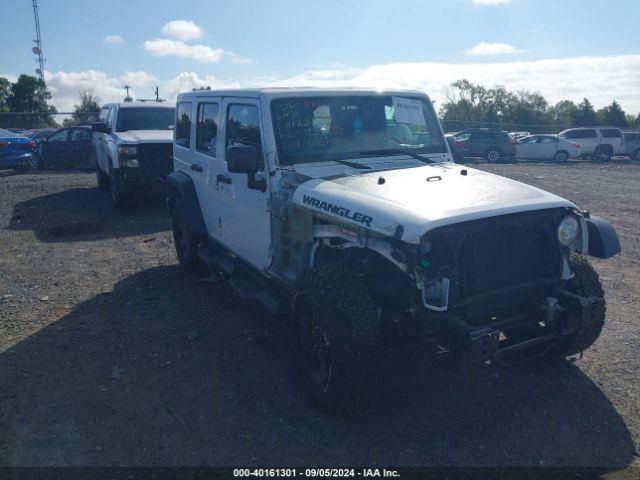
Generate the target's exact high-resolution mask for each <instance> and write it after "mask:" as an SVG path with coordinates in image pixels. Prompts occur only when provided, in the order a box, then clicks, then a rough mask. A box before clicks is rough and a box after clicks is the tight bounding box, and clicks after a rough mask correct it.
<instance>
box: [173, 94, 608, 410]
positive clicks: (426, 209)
mask: <svg viewBox="0 0 640 480" xmlns="http://www.w3.org/2000/svg"><path fill="white" fill-rule="evenodd" d="M177 101H178V103H177V108H176V110H177V115H176V116H177V118H176V121H175V123H176V128H175V140H174V146H173V148H174V159H173V161H174V169H175V171H174V172H173V173H171V174H170V175H169V177H168V178H167V204H168V207H169V211H170V214H171V216H172V225H173V237H174V240H175V248H176V254H177V257H178V260H179V262H180V266H181V267H182V268H183V269H184V270H185V271H187V272H198V271H200V272H202V271H203V270H205V269H206V268H207V267H211V268H215V269H217V270H219V271H224V272H226V275H227V276H228V277H227V278H228V280H229V284H230V285H231V287H233V288H234V289H235V290H237V291H238V293H239V294H240V295H241V296H242V297H243V298H247V299H255V300H256V301H258V302H261V303H262V304H263V305H264V306H265V307H266V308H267V309H268V310H270V311H271V312H273V313H278V314H282V316H283V317H285V318H288V320H289V322H288V325H289V327H290V328H291V338H292V339H294V342H292V343H293V345H295V348H296V352H297V355H296V356H295V358H296V359H297V361H296V367H297V368H298V369H299V372H300V378H301V380H302V385H303V386H304V388H305V389H306V391H307V393H308V394H309V396H310V397H311V398H312V399H313V400H314V401H315V402H316V403H317V404H318V405H320V406H321V407H323V408H327V409H340V408H343V407H345V406H347V407H348V406H350V405H351V402H352V399H353V393H354V389H355V388H356V386H357V385H359V383H360V382H361V381H363V380H365V381H366V380H367V379H369V380H371V379H374V378H376V376H375V375H372V374H371V372H372V371H373V368H372V367H375V365H376V362H378V361H380V359H381V358H382V357H383V356H384V355H385V353H386V352H389V351H391V350H393V349H396V348H403V347H408V346H419V348H425V346H426V344H431V345H432V346H433V347H435V346H438V347H439V348H440V350H441V351H442V352H444V354H443V356H446V357H447V358H449V359H450V360H451V361H452V362H453V364H455V365H459V366H462V365H464V364H468V363H484V362H491V361H496V360H497V359H507V358H508V357H509V356H510V355H513V354H514V352H519V353H520V354H523V355H522V356H521V358H522V357H524V356H528V357H529V358H530V359H533V358H537V359H538V360H539V361H542V360H544V359H550V358H553V357H564V356H567V355H574V354H576V353H580V352H581V351H583V350H585V349H587V348H588V347H589V346H590V345H591V344H593V342H595V341H596V339H597V338H598V336H599V335H600V332H601V331H602V328H603V325H604V322H605V298H604V292H603V290H602V285H601V283H600V280H599V279H598V273H597V272H596V270H595V269H594V268H593V267H592V266H591V265H590V263H589V261H588V259H587V255H591V256H595V257H599V258H609V257H611V256H613V255H615V254H617V253H618V252H619V251H620V244H619V241H618V237H617V235H616V232H615V230H614V229H613V227H612V226H611V225H610V224H609V223H607V222H606V221H605V220H603V219H600V218H598V217H596V216H595V215H590V214H588V213H587V212H584V211H583V210H581V209H580V208H579V207H578V206H576V205H575V204H574V203H572V202H570V201H568V200H565V199H563V198H560V197H558V196H556V195H554V194H551V193H548V192H545V191H542V190H540V189H538V188H534V187H531V186H529V185H525V184H523V183H520V182H516V181H513V180H510V179H508V178H504V177H500V176H498V175H493V174H490V173H488V172H484V171H481V170H476V169H472V168H469V167H464V166H460V165H454V164H453V163H452V158H451V154H450V152H449V149H448V148H447V143H446V141H445V139H444V138H443V135H442V133H441V132H442V130H441V127H440V124H439V122H438V117H437V116H436V112H435V110H434V108H433V105H432V103H431V101H430V99H429V97H428V96H427V95H425V94H423V93H420V92H416V91H378V90H352V89H345V90H335V89H333V90H321V89H286V90H283V89H250V90H248V89H244V90H240V89H239V90H226V91H215V90H211V91H204V92H202V91H197V92H187V93H182V94H180V95H179V96H178V100H177ZM405 127H406V128H405ZM400 131H404V132H405V133H404V134H402V138H401V140H400V142H401V143H400V142H399V139H398V132H400ZM407 131H408V132H411V133H412V134H407ZM505 135H506V134H505ZM500 145H501V144H500ZM286 313H288V314H289V315H286V316H285V315H284V314H286ZM516 355H517V354H516ZM415 367H416V365H413V366H412V368H415Z"/></svg>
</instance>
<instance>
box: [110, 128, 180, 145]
mask: <svg viewBox="0 0 640 480" xmlns="http://www.w3.org/2000/svg"><path fill="white" fill-rule="evenodd" d="M116 135H117V136H118V138H120V140H121V141H122V142H126V143H171V142H173V130H129V131H127V132H116Z"/></svg>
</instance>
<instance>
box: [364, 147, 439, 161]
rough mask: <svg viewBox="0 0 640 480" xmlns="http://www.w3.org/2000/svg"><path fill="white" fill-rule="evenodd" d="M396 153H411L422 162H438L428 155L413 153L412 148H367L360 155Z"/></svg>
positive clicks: (411, 155)
mask: <svg viewBox="0 0 640 480" xmlns="http://www.w3.org/2000/svg"><path fill="white" fill-rule="evenodd" d="M394 154H396V155H397V154H402V155H409V156H410V157H413V158H415V159H417V160H420V161H421V162H422V163H436V162H435V161H434V160H431V159H429V158H427V157H423V156H422V155H418V154H417V153H413V152H412V151H410V150H405V149H403V148H381V149H379V150H365V151H364V152H360V155H377V156H384V155H394Z"/></svg>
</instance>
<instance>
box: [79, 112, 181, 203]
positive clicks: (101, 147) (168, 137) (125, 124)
mask: <svg viewBox="0 0 640 480" xmlns="http://www.w3.org/2000/svg"><path fill="white" fill-rule="evenodd" d="M174 120H175V108H174V106H173V105H168V104H166V103H161V102H123V103H112V104H108V105H105V106H103V107H102V108H101V109H100V121H99V122H95V123H93V124H92V125H91V126H92V130H93V151H94V155H95V160H96V161H95V165H96V178H97V182H98V187H100V188H103V189H107V188H109V189H110V190H111V198H112V200H113V205H114V208H116V209H122V208H124V207H125V206H127V205H128V201H129V199H130V198H131V197H132V196H133V194H134V193H140V192H142V191H155V190H157V189H158V186H159V185H160V184H161V182H159V180H163V179H164V178H166V176H167V175H168V174H169V173H171V171H172V161H171V152H172V149H173V147H172V143H173V131H172V130H173V122H174Z"/></svg>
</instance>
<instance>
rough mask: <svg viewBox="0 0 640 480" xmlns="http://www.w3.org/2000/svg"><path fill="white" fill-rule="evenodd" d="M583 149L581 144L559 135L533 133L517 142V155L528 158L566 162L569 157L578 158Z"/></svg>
mask: <svg viewBox="0 0 640 480" xmlns="http://www.w3.org/2000/svg"><path fill="white" fill-rule="evenodd" d="M581 152H582V150H581V149H580V144H579V143H576V142H571V141H569V140H567V139H565V138H560V137H559V136H558V135H531V136H529V137H524V138H521V139H520V140H518V141H517V142H516V156H517V157H518V158H526V159H540V160H543V159H544V160H550V159H553V160H555V161H556V162H558V163H564V162H566V161H567V160H568V159H569V158H578V157H580V155H581Z"/></svg>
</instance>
